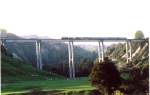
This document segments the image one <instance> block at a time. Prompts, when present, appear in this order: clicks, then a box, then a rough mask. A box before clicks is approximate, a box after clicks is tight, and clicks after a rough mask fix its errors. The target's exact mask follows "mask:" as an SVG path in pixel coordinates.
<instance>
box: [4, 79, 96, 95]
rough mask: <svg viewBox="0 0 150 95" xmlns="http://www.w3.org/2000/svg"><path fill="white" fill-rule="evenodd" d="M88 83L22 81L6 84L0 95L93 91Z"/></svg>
mask: <svg viewBox="0 0 150 95" xmlns="http://www.w3.org/2000/svg"><path fill="white" fill-rule="evenodd" d="M93 89H94V87H92V86H91V85H90V83H89V81H88V78H80V79H73V80H70V79H69V80H67V79H55V80H51V79H48V80H36V81H22V82H17V83H8V84H6V85H5V86H4V87H3V88H2V94H12V93H26V92H30V91H32V90H42V91H58V92H59V91H62V92H64V93H67V92H70V91H83V90H84V91H85V90H93Z"/></svg>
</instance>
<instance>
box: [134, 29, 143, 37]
mask: <svg viewBox="0 0 150 95" xmlns="http://www.w3.org/2000/svg"><path fill="white" fill-rule="evenodd" d="M143 38H144V34H143V32H142V31H140V30H139V31H136V33H135V39H143Z"/></svg>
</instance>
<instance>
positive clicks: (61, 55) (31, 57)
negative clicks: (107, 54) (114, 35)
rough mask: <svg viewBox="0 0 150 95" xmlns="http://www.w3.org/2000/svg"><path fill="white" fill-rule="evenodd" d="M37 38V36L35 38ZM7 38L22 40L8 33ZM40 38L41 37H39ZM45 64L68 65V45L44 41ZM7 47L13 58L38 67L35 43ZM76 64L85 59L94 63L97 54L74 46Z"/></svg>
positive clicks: (8, 45)
mask: <svg viewBox="0 0 150 95" xmlns="http://www.w3.org/2000/svg"><path fill="white" fill-rule="evenodd" d="M35 37H36V36H35ZM7 38H8V39H9V38H13V39H14V38H21V37H19V36H17V35H14V34H10V33H7ZM38 38H39V37H38ZM41 45H42V46H41V50H42V51H41V52H42V61H43V64H65V63H68V44H67V43H62V42H50V41H44V42H42V43H41ZM5 47H6V48H7V50H8V51H9V52H11V53H12V54H13V56H15V57H17V58H19V59H21V60H23V61H25V62H27V63H32V65H33V66H34V67H35V66H36V50H35V48H36V47H35V43H28V42H24V43H16V42H13V43H6V44H5ZM74 54H75V56H74V57H75V58H74V59H75V63H80V62H81V61H82V60H83V59H89V60H92V61H94V60H95V59H96V57H97V53H96V52H91V51H89V50H86V49H84V48H81V47H79V46H74Z"/></svg>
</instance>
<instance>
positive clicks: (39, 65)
mask: <svg viewBox="0 0 150 95" xmlns="http://www.w3.org/2000/svg"><path fill="white" fill-rule="evenodd" d="M36 57H37V64H36V67H37V69H38V70H42V65H43V64H42V55H41V41H40V40H37V41H36Z"/></svg>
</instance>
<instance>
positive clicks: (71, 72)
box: [68, 41, 75, 78]
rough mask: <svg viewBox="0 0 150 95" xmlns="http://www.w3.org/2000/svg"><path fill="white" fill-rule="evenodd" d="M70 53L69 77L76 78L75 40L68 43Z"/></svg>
mask: <svg viewBox="0 0 150 95" xmlns="http://www.w3.org/2000/svg"><path fill="white" fill-rule="evenodd" d="M68 54H69V77H70V78H75V65H74V48H73V41H69V43H68Z"/></svg>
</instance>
